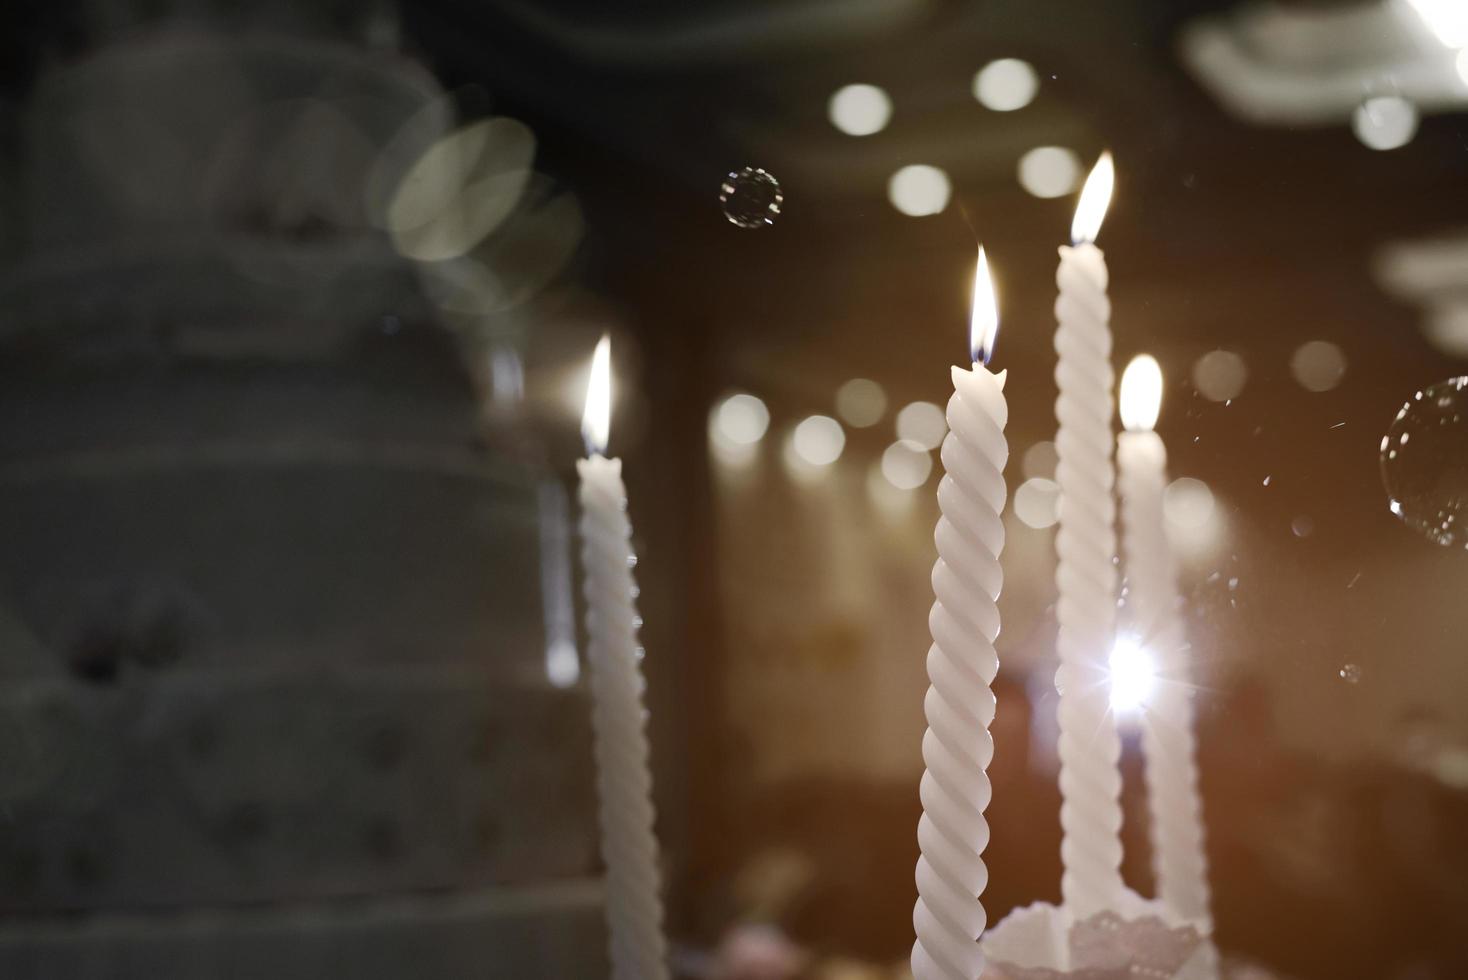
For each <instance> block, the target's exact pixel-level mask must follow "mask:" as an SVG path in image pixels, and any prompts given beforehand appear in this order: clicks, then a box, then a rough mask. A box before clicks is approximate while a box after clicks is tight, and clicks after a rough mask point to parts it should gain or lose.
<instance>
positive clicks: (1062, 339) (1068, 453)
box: [1055, 242, 1122, 917]
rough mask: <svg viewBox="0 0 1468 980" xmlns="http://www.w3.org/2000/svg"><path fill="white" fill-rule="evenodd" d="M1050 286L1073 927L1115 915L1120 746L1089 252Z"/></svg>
mask: <svg viewBox="0 0 1468 980" xmlns="http://www.w3.org/2000/svg"><path fill="white" fill-rule="evenodd" d="M1056 281H1057V283H1058V285H1059V287H1060V297H1059V299H1057V300H1056V303H1055V313H1056V316H1057V317H1058V319H1059V324H1060V325H1059V328H1058V329H1057V330H1056V332H1055V349H1056V352H1057V353H1058V354H1059V362H1058V364H1057V365H1056V368H1055V379H1056V381H1057V383H1058V384H1059V388H1060V394H1059V397H1058V398H1057V399H1056V402H1055V417H1056V420H1057V421H1058V423H1059V431H1058V433H1057V435H1056V437H1055V447H1056V451H1057V454H1058V456H1059V462H1058V464H1057V466H1056V482H1057V483H1058V484H1059V486H1060V528H1059V531H1058V533H1057V535H1056V539H1055V541H1056V543H1055V547H1056V553H1057V555H1058V558H1059V562H1058V565H1057V568H1056V583H1057V585H1058V586H1059V593H1060V595H1059V601H1058V603H1057V605H1056V616H1057V618H1058V619H1059V621H1060V639H1059V648H1060V671H1059V672H1058V673H1057V675H1056V681H1057V685H1058V686H1059V687H1060V689H1061V697H1060V706H1059V722H1060V753H1059V754H1060V792H1061V804H1060V825H1061V832H1062V841H1061V860H1062V863H1063V865H1064V870H1063V872H1062V875H1061V883H1060V884H1061V894H1062V895H1063V897H1064V901H1065V904H1066V905H1067V906H1068V907H1069V908H1070V909H1071V911H1072V913H1073V914H1075V915H1076V916H1077V917H1084V916H1089V915H1093V914H1095V913H1097V912H1101V911H1104V910H1106V909H1108V908H1113V907H1115V903H1116V901H1117V900H1118V899H1119V897H1120V895H1121V891H1122V881H1121V870H1120V869H1121V857H1122V853H1121V836H1120V833H1121V801H1120V797H1121V772H1120V770H1119V768H1118V765H1117V764H1118V761H1119V759H1120V757H1121V740H1120V738H1119V737H1118V735H1117V731H1116V723H1115V719H1114V718H1113V717H1112V716H1111V712H1110V704H1109V693H1108V684H1107V677H1108V673H1107V656H1108V653H1109V651H1110V649H1111V645H1112V643H1113V640H1114V636H1113V634H1114V630H1115V624H1116V569H1115V567H1114V565H1113V558H1114V556H1115V554H1116V532H1115V529H1114V527H1113V523H1114V519H1115V510H1116V508H1115V504H1114V502H1113V500H1112V495H1111V494H1112V486H1113V482H1114V474H1113V470H1112V459H1111V447H1112V434H1111V386H1112V371H1111V329H1110V326H1109V325H1108V321H1109V319H1110V316H1111V303H1110V301H1109V300H1108V299H1107V296H1106V284H1107V274H1106V262H1105V260H1104V259H1103V258H1102V255H1101V251H1100V250H1099V249H1098V248H1096V246H1095V245H1093V244H1091V243H1090V242H1084V243H1083V244H1080V245H1078V246H1076V247H1074V248H1065V247H1062V248H1061V249H1060V270H1059V272H1058V274H1057V276H1056Z"/></svg>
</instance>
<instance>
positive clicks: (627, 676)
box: [576, 337, 668, 980]
mask: <svg viewBox="0 0 1468 980" xmlns="http://www.w3.org/2000/svg"><path fill="white" fill-rule="evenodd" d="M610 427H611V342H610V340H609V339H608V338H607V337H602V339H601V342H600V343H598V344H597V345H596V353H595V354H594V355H593V357H592V362H591V383H590V384H589V385H588V386H587V390H586V414H585V416H583V418H582V423H581V432H582V435H583V436H585V437H586V447H587V455H588V458H587V459H583V460H579V461H578V462H577V463H576V471H577V473H579V474H580V475H581V492H580V500H581V563H582V567H583V569H584V570H585V574H586V607H587V632H588V633H589V639H590V644H589V645H588V647H587V661H588V662H589V665H590V668H591V695H592V716H591V720H592V732H593V738H594V751H595V755H596V783H597V794H598V800H599V806H598V817H599V820H600V824H601V853H602V860H603V861H604V863H605V864H606V915H607V929H608V933H609V936H608V940H609V944H610V951H611V960H612V978H613V980H665V978H666V977H667V976H668V967H667V959H668V957H667V943H666V940H665V939H664V937H663V905H662V898H661V895H660V892H659V885H658V842H657V838H656V837H655V836H654V834H653V816H654V814H653V805H652V771H651V770H650V769H649V767H648V743H647V733H646V731H645V730H644V723H645V722H646V718H647V711H646V710H645V709H644V708H643V704H642V690H643V678H642V668H641V665H640V664H639V663H638V657H639V652H640V651H639V648H638V645H637V628H638V623H639V621H638V617H637V608H636V606H635V605H634V603H633V596H634V595H636V588H635V586H634V584H633V580H632V566H633V565H634V564H635V563H636V558H635V557H634V555H633V554H632V543H631V539H632V526H631V524H630V523H629V522H628V520H627V490H626V487H625V486H624V485H623V483H622V461H621V460H620V459H607V458H606V457H605V456H603V455H602V452H603V451H604V450H605V449H606V446H607V437H608V434H609V431H610Z"/></svg>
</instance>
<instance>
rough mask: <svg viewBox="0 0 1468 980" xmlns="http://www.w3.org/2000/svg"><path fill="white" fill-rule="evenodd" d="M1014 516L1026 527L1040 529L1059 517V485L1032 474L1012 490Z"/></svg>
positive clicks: (1048, 525)
mask: <svg viewBox="0 0 1468 980" xmlns="http://www.w3.org/2000/svg"><path fill="white" fill-rule="evenodd" d="M1014 516H1015V517H1018V518H1019V519H1020V520H1021V521H1023V522H1024V523H1025V524H1026V525H1027V526H1028V527H1032V528H1034V529H1035V530H1037V531H1038V530H1042V529H1044V528H1047V527H1051V526H1052V525H1054V524H1055V522H1056V521H1058V520H1059V519H1060V485H1059V484H1057V483H1056V482H1055V481H1054V480H1047V479H1045V478H1044V477H1041V476H1032V477H1030V478H1029V479H1028V480H1026V481H1025V482H1023V483H1021V484H1020V485H1019V489H1017V490H1015V492H1014Z"/></svg>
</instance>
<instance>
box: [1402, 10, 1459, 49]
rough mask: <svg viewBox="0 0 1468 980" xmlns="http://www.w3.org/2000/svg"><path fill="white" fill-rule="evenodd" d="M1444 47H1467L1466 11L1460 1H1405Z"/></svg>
mask: <svg viewBox="0 0 1468 980" xmlns="http://www.w3.org/2000/svg"><path fill="white" fill-rule="evenodd" d="M1407 2H1408V3H1409V4H1410V5H1411V6H1412V8H1413V9H1414V10H1416V11H1417V15H1418V16H1419V17H1421V18H1422V21H1423V23H1425V24H1426V25H1427V29H1428V30H1430V31H1432V33H1433V35H1434V36H1435V37H1436V38H1437V39H1438V40H1439V41H1441V42H1442V44H1443V46H1444V47H1448V48H1462V47H1468V9H1465V8H1464V6H1463V3H1462V0H1407Z"/></svg>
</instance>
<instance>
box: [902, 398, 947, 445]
mask: <svg viewBox="0 0 1468 980" xmlns="http://www.w3.org/2000/svg"><path fill="white" fill-rule="evenodd" d="M947 434H948V419H947V418H946V417H945V416H944V414H943V409H942V408H940V407H938V406H937V405H934V404H933V403H932V402H913V403H912V404H910V405H908V406H906V407H905V408H903V409H902V411H900V412H898V413H897V437H898V438H899V439H906V440H908V441H909V442H915V443H917V444H918V445H919V446H922V447H923V448H924V449H937V448H938V447H939V446H941V445H943V437H944V436H945V435H947Z"/></svg>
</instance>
